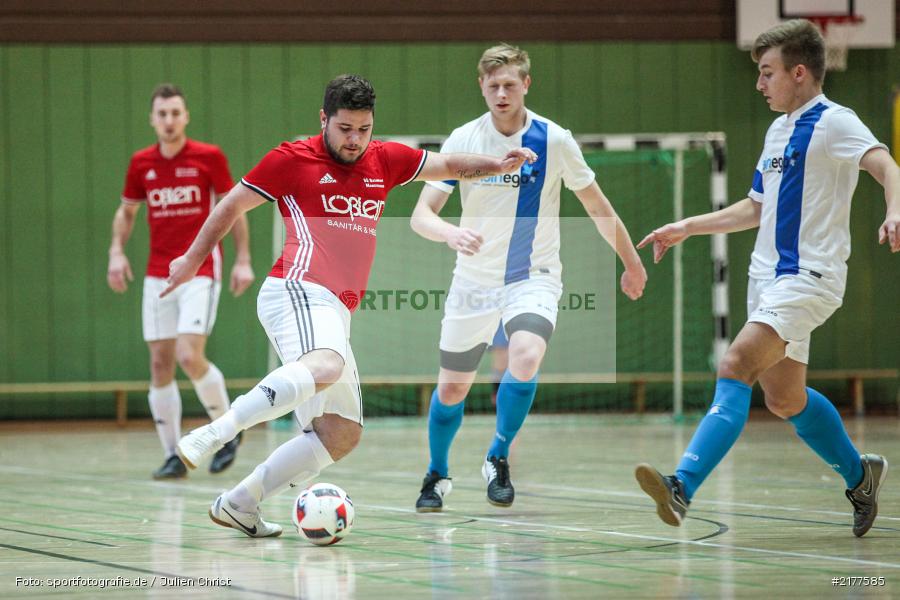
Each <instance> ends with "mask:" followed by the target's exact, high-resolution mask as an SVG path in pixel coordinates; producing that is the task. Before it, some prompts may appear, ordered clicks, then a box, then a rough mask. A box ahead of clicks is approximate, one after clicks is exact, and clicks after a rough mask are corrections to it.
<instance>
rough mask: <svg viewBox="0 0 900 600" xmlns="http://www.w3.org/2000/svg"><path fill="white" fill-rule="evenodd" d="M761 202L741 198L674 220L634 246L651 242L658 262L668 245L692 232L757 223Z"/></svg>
mask: <svg viewBox="0 0 900 600" xmlns="http://www.w3.org/2000/svg"><path fill="white" fill-rule="evenodd" d="M761 214H762V204H761V203H759V202H756V201H755V200H753V199H751V198H744V199H743V200H741V201H739V202H735V203H734V204H732V205H731V206H729V207H728V208H724V209H722V210H719V211H716V212H710V213H706V214H703V215H697V216H696V217H688V218H687V219H682V220H681V221H678V222H676V223H669V224H668V225H663V226H662V227H660V228H659V229H654V230H653V231H651V232H650V233H649V234H647V236H646V237H645V238H644V239H642V240H641V241H640V243H639V244H638V245H637V247H638V250H640V249H641V248H643V247H644V246H646V245H647V244H650V243H651V242H652V243H653V262H654V263H658V262H659V261H660V260H662V257H663V256H664V255H665V254H666V252H667V251H668V250H669V248H671V247H672V246H675V245H676V244H680V243H681V242H683V241H684V240H686V239H688V238H689V237H691V236H692V235H708V234H712V233H733V232H736V231H745V230H747V229H753V228H754V227H759V219H760V215H761Z"/></svg>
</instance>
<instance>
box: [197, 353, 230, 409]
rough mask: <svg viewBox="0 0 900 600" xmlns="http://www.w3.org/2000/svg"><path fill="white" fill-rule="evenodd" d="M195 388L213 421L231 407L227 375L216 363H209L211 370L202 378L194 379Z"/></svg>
mask: <svg viewBox="0 0 900 600" xmlns="http://www.w3.org/2000/svg"><path fill="white" fill-rule="evenodd" d="M191 383H193V384H194V390H196V392H197V397H198V398H200V403H201V404H203V408H205V409H206V414H208V415H209V419H210V420H211V421H215V420H216V419H218V418H219V417H221V416H222V415H224V414H225V411H227V410H228V409H229V408H231V402H230V401H229V400H228V390H227V389H225V377H224V376H223V375H222V371H220V370H219V368H218V367H216V365H214V364H212V363H209V370H208V371H207V372H206V375H204V376H203V377H201V378H200V379H192V380H191Z"/></svg>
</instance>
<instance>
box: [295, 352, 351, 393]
mask: <svg viewBox="0 0 900 600" xmlns="http://www.w3.org/2000/svg"><path fill="white" fill-rule="evenodd" d="M300 361H301V362H302V363H303V364H304V365H306V368H308V369H309V372H310V373H312V376H313V379H314V380H315V382H316V385H317V386H329V385H332V384H334V383H336V382H337V381H338V380H339V379H340V378H341V374H342V373H343V372H344V359H343V358H341V355H340V354H338V353H337V352H335V351H334V350H314V351H313V352H311V353H309V354H307V355H305V356H304V357H302V358H301V359H300Z"/></svg>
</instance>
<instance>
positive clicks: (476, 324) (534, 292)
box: [440, 276, 562, 352]
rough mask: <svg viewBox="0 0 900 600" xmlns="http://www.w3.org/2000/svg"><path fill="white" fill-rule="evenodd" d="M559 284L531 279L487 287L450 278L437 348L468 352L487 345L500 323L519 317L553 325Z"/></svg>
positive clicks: (460, 278) (559, 288)
mask: <svg viewBox="0 0 900 600" xmlns="http://www.w3.org/2000/svg"><path fill="white" fill-rule="evenodd" d="M561 296H562V284H561V283H560V282H559V281H558V280H556V279H555V278H553V277H542V276H538V277H532V278H530V279H525V280H523V281H517V282H515V283H511V284H508V285H504V286H500V287H495V288H487V287H484V286H481V285H478V284H476V283H474V282H472V281H469V280H467V279H464V278H462V277H458V276H454V277H453V281H452V282H451V284H450V291H449V292H448V293H447V298H446V301H445V305H444V318H443V319H442V320H441V341H440V349H441V350H443V351H444V352H468V351H469V350H471V349H472V348H475V347H476V346H478V345H479V344H490V343H491V341H492V340H493V339H494V334H495V333H496V332H497V325H498V324H499V323H500V322H501V320H502V322H503V323H509V322H510V321H511V320H512V319H513V318H515V317H517V316H519V315H523V314H536V315H540V316H542V317H544V318H545V319H547V320H548V321H550V323H552V324H553V326H554V327H555V326H556V315H557V312H558V310H559V306H558V305H559V299H560V297H561Z"/></svg>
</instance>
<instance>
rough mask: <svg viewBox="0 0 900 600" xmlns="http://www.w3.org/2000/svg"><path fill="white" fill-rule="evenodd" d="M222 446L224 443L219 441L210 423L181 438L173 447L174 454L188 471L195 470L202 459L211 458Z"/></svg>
mask: <svg viewBox="0 0 900 600" xmlns="http://www.w3.org/2000/svg"><path fill="white" fill-rule="evenodd" d="M224 445H225V442H223V441H222V440H220V439H219V434H218V433H216V430H215V429H213V426H212V424H211V423H210V424H208V425H204V426H203V427H198V428H197V429H195V430H193V431H192V432H190V433H189V434H187V435H186V436H184V437H183V438H181V440H179V442H178V445H177V446H176V447H175V453H176V454H178V456H179V457H181V460H182V462H183V463H184V464H186V465H187V466H188V468H189V469H196V468H197V465H199V464H200V463H201V462H202V461H203V459H205V458H207V457H209V456H212V455H213V454H215V453H216V452H218V451H219V450H220V449H221V448H222V446H224Z"/></svg>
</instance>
